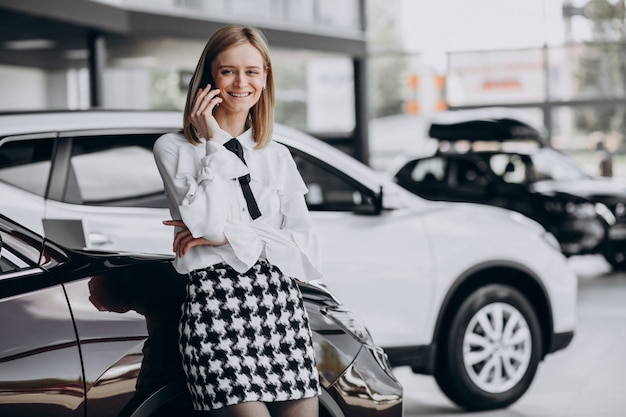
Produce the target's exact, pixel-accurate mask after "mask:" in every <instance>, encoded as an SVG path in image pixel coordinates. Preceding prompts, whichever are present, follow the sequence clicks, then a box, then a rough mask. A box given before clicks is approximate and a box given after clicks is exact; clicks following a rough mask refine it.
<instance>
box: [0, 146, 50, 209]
mask: <svg viewBox="0 0 626 417" xmlns="http://www.w3.org/2000/svg"><path fill="white" fill-rule="evenodd" d="M53 146H54V139H53V138H46V139H25V140H7V141H5V142H3V143H2V145H0V181H2V182H5V183H7V184H10V185H13V186H15V187H18V188H21V189H22V190H26V191H29V192H31V193H33V194H36V195H38V196H41V197H44V196H45V194H46V186H47V184H48V176H49V175H50V166H51V164H52V162H51V160H52V149H53Z"/></svg>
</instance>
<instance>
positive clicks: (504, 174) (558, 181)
mask: <svg viewBox="0 0 626 417" xmlns="http://www.w3.org/2000/svg"><path fill="white" fill-rule="evenodd" d="M543 130H544V129H543V127H541V126H536V125H533V124H532V123H530V122H528V121H527V120H525V119H523V118H522V117H520V115H519V114H517V113H513V112H511V111H506V110H503V109H476V110H464V111H451V112H448V113H445V114H441V115H439V116H438V117H435V118H433V120H432V121H431V124H430V126H429V131H428V134H429V136H430V137H431V138H433V139H435V140H437V141H439V146H438V150H437V152H436V153H435V154H434V155H429V156H420V157H408V158H402V161H400V162H399V163H396V164H395V165H394V166H392V167H391V168H390V173H391V175H392V176H393V178H394V180H395V181H396V182H397V183H398V184H399V185H400V186H402V187H404V188H405V189H407V190H409V191H411V192H413V193H414V194H417V195H419V196H421V197H423V198H426V199H429V200H445V201H461V202H472V203H481V204H488V205H494V206H499V207H503V208H507V209H510V210H514V211H517V212H520V213H522V214H524V215H526V216H527V217H529V218H531V219H533V220H535V221H537V222H538V223H540V224H541V225H542V226H544V227H545V228H546V229H547V230H548V231H549V232H551V233H552V234H553V235H554V236H555V237H556V238H557V240H558V241H559V243H560V246H561V250H562V252H563V253H564V254H565V255H567V256H572V255H584V254H602V255H603V256H604V257H605V258H606V260H607V261H608V262H609V263H610V264H611V265H613V266H614V267H624V266H625V265H626V186H625V185H624V184H623V183H619V182H618V181H615V180H613V179H609V178H603V177H594V176H592V175H589V174H588V173H586V172H585V171H584V170H583V169H582V168H581V167H580V166H578V165H577V164H576V163H575V162H574V161H573V160H572V159H571V158H569V157H568V156H566V155H565V154H563V153H561V152H559V151H557V150H555V149H553V148H551V147H550V146H548V144H547V142H546V138H545V134H544V133H543ZM460 143H463V144H464V145H465V149H463V150H460V146H459V144H460Z"/></svg>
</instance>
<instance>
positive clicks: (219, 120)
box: [154, 25, 321, 417]
mask: <svg viewBox="0 0 626 417" xmlns="http://www.w3.org/2000/svg"><path fill="white" fill-rule="evenodd" d="M274 100H275V98H274V78H273V73H272V66H271V62H270V56H269V49H268V46H267V43H266V41H265V39H264V37H263V36H262V34H261V33H260V32H259V31H257V30H256V29H254V28H250V27H242V26H237V25H230V26H227V27H224V28H222V29H220V30H219V31H217V32H216V33H215V34H214V35H213V36H212V37H211V39H210V40H209V41H208V43H207V45H206V47H205V48H204V51H203V53H202V56H201V57H200V60H199V62H198V65H197V67H196V70H195V73H194V75H193V78H192V80H191V82H190V85H189V91H188V94H187V102H186V106H185V111H184V117H183V132H181V133H169V134H166V135H164V136H162V137H161V138H159V140H158V141H157V142H156V144H155V146H154V155H155V160H156V162H157V166H158V167H159V171H160V173H161V177H162V178H163V183H164V185H165V192H166V194H167V198H168V203H169V208H170V213H171V215H172V219H173V220H166V221H164V224H166V225H169V226H175V227H176V229H175V231H176V233H175V237H174V244H173V250H174V252H176V254H177V256H176V258H175V260H174V266H175V267H176V270H177V271H178V272H180V273H181V274H188V284H187V298H186V300H185V303H184V305H183V312H182V318H181V323H180V328H179V330H180V340H179V345H180V349H181V353H182V355H183V362H184V363H183V367H184V369H185V373H186V377H187V384H188V387H189V390H190V392H191V396H192V401H193V404H194V408H195V409H196V410H198V411H205V412H209V414H210V415H215V416H255V417H258V416H270V415H271V416H296V415H297V416H305V417H306V416H317V415H318V402H317V401H318V400H317V396H318V395H319V392H320V385H319V378H318V373H317V368H316V367H315V360H314V350H313V346H312V339H311V331H310V328H309V323H308V317H307V315H306V312H305V310H304V306H303V301H302V296H301V294H300V291H299V288H298V286H297V284H296V281H295V279H299V280H302V281H307V280H311V279H315V278H319V277H320V276H321V269H320V261H319V259H320V257H319V249H318V242H317V237H316V235H315V232H314V230H313V224H312V221H311V218H310V215H309V212H308V210H307V207H306V204H305V200H304V194H305V193H306V191H307V189H306V186H305V184H304V182H303V181H302V178H301V176H300V174H299V173H298V170H297V167H296V165H295V162H294V160H293V158H292V157H291V154H290V153H289V151H288V149H287V148H286V147H284V146H283V145H281V144H278V143H276V142H273V141H272V127H273V118H274ZM233 139H236V140H233ZM237 151H239V152H240V153H241V154H242V155H241V157H240V156H238V154H237ZM291 277H293V278H291ZM294 278H295V279H294Z"/></svg>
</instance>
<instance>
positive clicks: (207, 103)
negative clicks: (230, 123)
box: [189, 84, 222, 140]
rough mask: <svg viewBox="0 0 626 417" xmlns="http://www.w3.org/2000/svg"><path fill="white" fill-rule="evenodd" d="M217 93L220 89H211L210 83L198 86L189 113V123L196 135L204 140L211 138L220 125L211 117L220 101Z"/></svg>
mask: <svg viewBox="0 0 626 417" xmlns="http://www.w3.org/2000/svg"><path fill="white" fill-rule="evenodd" d="M219 94H220V90H219V89H214V90H211V85H210V84H207V86H206V88H199V89H198V93H197V94H196V99H195V100H194V103H193V109H192V111H191V113H190V115H189V118H190V119H191V124H192V125H193V127H194V128H195V129H196V131H197V132H198V135H200V136H201V137H203V138H205V139H206V140H211V139H213V137H214V136H215V135H217V132H218V131H219V129H220V125H219V124H218V123H217V120H215V117H213V111H214V110H215V108H216V107H217V106H218V105H219V104H220V103H221V102H222V98H221V97H220V96H219Z"/></svg>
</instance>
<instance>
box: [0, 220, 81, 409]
mask: <svg viewBox="0 0 626 417" xmlns="http://www.w3.org/2000/svg"><path fill="white" fill-rule="evenodd" d="M0 220H1V219H0ZM0 245H1V246H0V317H2V320H0V415H2V416H12V417H30V416H43V415H45V416H53V417H73V416H81V417H82V416H84V412H85V410H84V381H83V376H82V375H83V374H82V368H81V360H80V353H79V349H78V344H77V340H76V333H75V330H74V325H73V322H72V316H71V314H70V310H69V306H68V304H67V299H66V297H65V293H64V291H63V287H62V286H61V285H60V284H59V283H57V282H55V280H54V279H53V277H52V276H50V274H49V273H48V272H46V271H45V270H43V269H42V268H40V267H39V266H38V261H39V254H40V250H41V247H40V246H41V242H40V241H39V239H38V238H35V237H33V236H31V235H30V234H29V233H28V232H27V231H25V230H20V231H19V232H13V231H11V230H6V229H3V227H2V224H0Z"/></svg>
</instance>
